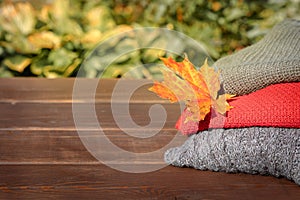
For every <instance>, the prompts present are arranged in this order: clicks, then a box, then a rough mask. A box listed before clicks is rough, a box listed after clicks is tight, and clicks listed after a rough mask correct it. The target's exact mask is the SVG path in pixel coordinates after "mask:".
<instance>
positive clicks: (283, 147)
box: [165, 19, 300, 185]
mask: <svg viewBox="0 0 300 200" xmlns="http://www.w3.org/2000/svg"><path fill="white" fill-rule="evenodd" d="M214 66H215V67H217V68H219V69H220V70H221V75H222V80H223V86H224V89H225V91H226V93H231V94H237V95H243V94H248V93H251V92H253V91H256V90H258V89H261V88H264V87H266V86H268V85H271V84H276V83H281V82H295V81H300V21H296V20H291V19H288V20H285V21H283V22H282V23H280V24H278V25H277V26H275V27H274V28H273V29H272V30H271V31H270V32H269V33H268V34H267V35H266V36H265V37H264V38H263V39H262V40H261V41H260V42H258V43H256V44H254V45H252V46H250V47H248V48H245V49H243V50H241V51H239V52H237V53H235V54H233V55H231V56H227V57H224V58H221V59H220V60H218V61H217V62H216V63H215V64H214ZM299 89H300V88H299ZM278 103H281V102H278ZM296 109H297V108H296ZM245 114H246V113H245ZM299 123H300V122H299ZM165 161H166V162H167V163H168V164H171V165H174V166H178V167H183V166H187V167H194V168H196V169H201V170H213V171H225V172H245V173H251V174H263V175H273V176H276V177H280V176H283V177H286V178H288V179H290V180H293V181H295V182H296V183H297V184H299V185H300V129H289V128H274V127H250V128H236V129H213V130H209V131H203V132H200V133H198V134H194V135H192V136H190V137H189V138H188V139H187V141H186V142H185V143H184V144H183V145H182V146H180V147H176V148H171V149H169V150H168V151H166V153H165Z"/></svg>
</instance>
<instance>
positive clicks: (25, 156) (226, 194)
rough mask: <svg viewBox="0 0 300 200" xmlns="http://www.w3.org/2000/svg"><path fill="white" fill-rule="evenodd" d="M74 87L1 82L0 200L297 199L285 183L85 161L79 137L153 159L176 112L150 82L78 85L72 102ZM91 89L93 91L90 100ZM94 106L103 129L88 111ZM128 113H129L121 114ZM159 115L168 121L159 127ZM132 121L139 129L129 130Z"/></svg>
mask: <svg viewBox="0 0 300 200" xmlns="http://www.w3.org/2000/svg"><path fill="white" fill-rule="evenodd" d="M76 81H78V80H75V79H72V78H71V79H37V78H9V79H0V199H120V198H122V199H272V200H276V199H299V196H300V188H299V186H297V185H296V184H295V183H293V182H291V181H289V180H286V179H284V178H274V177H270V176H259V175H248V174H226V173H220V172H218V173H216V172H210V171H199V170H195V169H191V168H177V167H172V166H167V167H163V168H161V169H159V170H155V171H152V172H149V173H125V172H122V171H118V170H115V169H112V168H110V167H108V166H106V165H105V164H104V163H103V162H99V161H98V160H97V159H96V158H95V157H93V156H92V155H91V154H90V152H89V151H88V150H87V149H86V147H85V146H84V143H83V142H82V135H80V134H79V133H81V134H82V132H83V133H85V134H86V135H84V136H85V137H86V138H88V139H92V140H95V141H96V140H102V139H105V138H107V139H109V141H110V142H112V143H113V144H114V145H116V146H117V147H119V148H121V149H123V150H125V151H128V152H134V153H145V152H153V151H156V150H159V149H161V148H164V147H165V146H166V145H167V144H169V143H170V141H172V139H173V138H174V136H175V135H176V134H177V131H176V130H175V128H174V124H175V123H176V121H177V119H178V117H179V115H180V112H181V108H180V105H179V104H170V103H168V102H167V101H164V100H161V99H159V98H158V97H157V96H156V95H155V94H153V93H150V92H148V91H147V88H148V87H149V86H150V83H151V81H147V80H119V79H118V80H116V79H115V80H113V79H108V80H100V81H99V80H97V79H80V80H79V82H80V84H83V85H84V87H86V90H81V91H80V92H79V94H78V95H77V96H76V97H77V98H72V97H73V92H74V91H73V88H74V83H75V82H76ZM77 83H78V82H77ZM84 87H83V88H84ZM89 87H90V88H93V87H95V91H94V94H91V92H90V88H89ZM130 88H134V90H132V91H130ZM94 103H95V104H94ZM156 104H159V105H160V106H161V107H162V108H163V109H164V111H161V110H160V111H155V112H154V113H156V115H154V116H152V124H151V126H147V125H149V123H151V117H150V116H149V111H150V110H151V107H152V108H153V106H154V105H156ZM91 105H92V106H95V113H96V117H97V120H96V122H97V123H99V124H100V125H101V128H99V127H98V126H96V125H95V121H93V120H94V117H92V115H91V113H90V110H88V109H87V108H88V106H91ZM128 105H129V112H128V113H126V112H123V111H122V110H124V108H126V106H128ZM72 106H76V108H80V109H79V111H80V112H79V118H80V119H81V120H82V122H83V125H80V126H78V124H77V126H75V122H74V116H73V114H74V110H73V108H74V107H72ZM112 106H113V109H112ZM112 110H114V111H115V112H113V111H112ZM163 112H165V113H166V116H167V118H166V123H165V124H164V125H163V126H162V127H160V125H161V115H163ZM116 116H117V117H118V118H117V117H116ZM116 119H117V120H116ZM129 119H132V120H133V121H134V123H136V125H132V124H131V125H130V123H129ZM116 121H122V122H124V125H123V126H120V124H118V123H116ZM137 125H138V126H137ZM139 126H140V127H139ZM156 130H159V131H158V133H157V134H156V135H155V136H152V137H149V138H138V137H134V136H131V135H128V134H129V133H131V134H132V133H134V134H140V133H142V134H143V136H147V135H148V134H149V135H151V134H153V133H154V132H155V131H156ZM101 131H103V134H100V133H101ZM181 139H182V140H181V141H180V142H183V141H184V140H185V137H184V136H181ZM171 144H172V145H173V146H178V145H180V144H179V143H172V142H171ZM98 151H99V152H104V153H105V154H106V155H107V156H108V157H109V158H111V160H108V163H107V164H112V163H113V164H114V166H126V167H132V163H130V162H131V161H128V162H125V161H126V160H125V161H124V160H121V161H119V160H115V158H116V155H117V154H118V152H115V151H106V150H103V149H102V148H101V147H99V150H98ZM162 164H164V161H163V153H162V154H161V155H160V156H159V157H158V158H157V159H156V160H151V159H143V160H141V161H139V162H136V163H135V165H136V166H145V165H147V166H161V165H162Z"/></svg>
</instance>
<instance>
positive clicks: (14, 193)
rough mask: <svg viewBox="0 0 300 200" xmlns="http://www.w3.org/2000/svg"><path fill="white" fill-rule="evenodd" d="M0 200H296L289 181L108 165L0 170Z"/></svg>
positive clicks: (293, 188)
mask: <svg viewBox="0 0 300 200" xmlns="http://www.w3.org/2000/svg"><path fill="white" fill-rule="evenodd" d="M0 176H1V177H2V179H1V181H0V191H1V192H0V197H1V198H6V197H9V198H14V197H17V198H39V199H41V198H49V197H51V198H55V199H57V198H59V199H62V198H68V199H69V198H75V199H78V198H89V199H90V198H94V199H120V198H122V199H253V198H254V197H255V199H270V198H272V199H291V200H292V199H297V197H299V195H300V191H299V187H298V186H296V185H295V184H293V183H291V182H289V181H287V180H285V179H275V178H273V177H268V176H259V177H258V176H255V175H245V174H225V173H214V172H207V171H202V172H200V171H197V170H194V169H188V168H175V167H170V166H169V167H166V168H164V169H161V170H159V171H155V172H151V173H146V174H132V173H123V172H117V171H115V170H112V169H110V168H108V167H106V166H104V165H96V164H95V165H80V166H78V165H26V166H24V165H21V166H15V165H12V166H0Z"/></svg>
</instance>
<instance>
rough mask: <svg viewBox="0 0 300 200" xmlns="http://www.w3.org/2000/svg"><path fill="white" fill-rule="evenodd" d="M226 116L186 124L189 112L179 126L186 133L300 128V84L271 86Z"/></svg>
mask: <svg viewBox="0 0 300 200" xmlns="http://www.w3.org/2000/svg"><path fill="white" fill-rule="evenodd" d="M230 105H231V106H233V109H231V110H230V111H228V112H227V114H226V117H225V118H224V119H223V117H221V116H218V117H216V116H215V117H214V116H211V115H208V116H207V117H206V118H205V119H204V121H200V122H188V123H184V121H185V118H186V117H187V116H189V115H191V113H190V112H189V111H188V110H185V111H184V112H183V114H182V116H181V118H180V119H179V120H178V122H177V124H176V128H177V129H179V130H180V131H181V132H182V133H183V134H185V135H188V134H193V133H196V132H198V131H203V130H207V129H208V128H223V127H224V128H240V127H252V126H265V127H289V128H300V82H296V83H280V84H275V85H271V86H268V87H266V88H263V89H261V90H258V91H256V92H253V93H250V94H248V95H244V96H240V97H238V98H236V99H235V100H233V101H231V102H230Z"/></svg>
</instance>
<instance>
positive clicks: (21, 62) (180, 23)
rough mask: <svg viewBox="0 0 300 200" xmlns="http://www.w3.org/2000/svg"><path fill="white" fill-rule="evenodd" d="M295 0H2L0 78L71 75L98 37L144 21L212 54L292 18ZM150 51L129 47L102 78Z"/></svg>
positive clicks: (146, 58)
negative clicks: (40, 0)
mask: <svg viewBox="0 0 300 200" xmlns="http://www.w3.org/2000/svg"><path fill="white" fill-rule="evenodd" d="M35 2H37V1H35ZM0 3H1V1H0ZM299 4H300V1H299V0H293V1H285V0H269V1H243V0H227V1H214V0H208V1H204V0H193V1H186V0H166V1H158V0H153V1H150V0H139V1H138V0H131V1H128V0H114V1H104V0H54V1H53V4H51V5H41V6H38V5H37V4H30V3H28V2H25V3H24V2H19V3H18V2H17V3H12V2H10V1H4V2H2V3H1V11H0V12H1V15H0V77H11V76H38V77H47V78H56V77H70V76H75V75H76V73H77V70H78V68H79V66H80V64H81V63H82V61H83V60H84V59H85V58H86V57H87V55H88V54H89V52H90V51H91V50H92V49H93V48H94V47H95V46H96V45H97V44H98V43H99V42H101V41H104V40H105V39H106V38H108V37H109V36H112V35H113V34H115V33H120V32H123V31H126V30H132V29H133V28H135V27H145V26H151V27H166V28H168V29H171V30H177V31H180V32H182V33H185V34H187V35H188V36H190V37H192V38H194V39H196V40H197V41H199V42H200V43H201V44H203V46H204V47H205V48H206V50H207V51H208V52H209V55H210V56H211V57H212V58H213V59H218V58H220V57H221V56H224V55H227V54H230V53H232V52H234V51H236V50H239V49H241V48H244V47H246V46H248V45H250V44H252V43H255V42H256V41H258V40H259V39H260V38H261V37H262V36H263V35H264V34H265V33H266V32H267V31H268V29H270V28H271V27H272V26H273V25H274V24H276V23H277V22H279V21H281V20H283V19H284V18H287V17H293V18H299V10H300V7H299ZM33 5H34V6H35V7H34V6H33ZM159 37H160V36H159V35H154V36H153V38H152V39H151V40H152V41H150V42H155V41H161V42H163V41H162V39H161V38H159ZM122 45H135V43H134V41H132V38H130V37H128V38H126V39H124V40H122V41H121V40H120V41H117V42H115V43H114V44H112V47H113V48H114V49H118V48H122ZM183 45H184V44H183ZM154 55H158V53H157V52H155V53H153V52H151V51H145V50H141V51H137V52H135V53H132V54H130V55H128V56H127V57H126V59H123V60H122V61H119V62H116V63H114V64H112V66H110V68H108V69H107V70H106V72H105V73H104V77H122V76H123V75H124V74H125V73H126V71H128V70H130V69H131V68H132V66H134V65H136V64H144V63H147V62H154V63H155V62H157V61H158V58H157V57H156V56H154ZM159 55H166V52H159ZM99 59H101V58H100V57H99ZM94 62H96V61H94ZM90 64H91V65H92V63H90ZM87 70H89V69H87ZM93 70H95V69H94V68H93V67H92V66H91V68H90V71H89V72H87V73H86V74H87V76H88V77H96V76H97V73H94V71H93ZM97 70H98V71H101V70H104V69H97ZM156 75H157V67H156V65H148V66H147V67H144V68H143V69H142V70H139V71H136V72H135V73H132V74H131V77H133V78H153V76H156ZM157 76H159V75H157Z"/></svg>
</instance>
